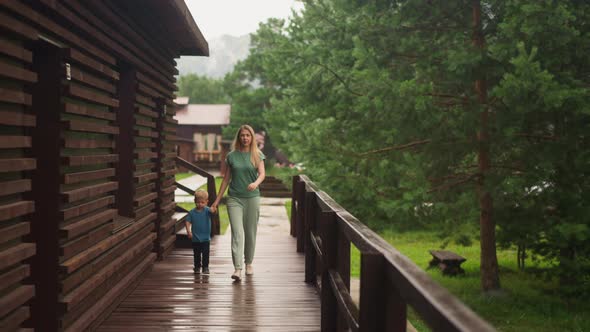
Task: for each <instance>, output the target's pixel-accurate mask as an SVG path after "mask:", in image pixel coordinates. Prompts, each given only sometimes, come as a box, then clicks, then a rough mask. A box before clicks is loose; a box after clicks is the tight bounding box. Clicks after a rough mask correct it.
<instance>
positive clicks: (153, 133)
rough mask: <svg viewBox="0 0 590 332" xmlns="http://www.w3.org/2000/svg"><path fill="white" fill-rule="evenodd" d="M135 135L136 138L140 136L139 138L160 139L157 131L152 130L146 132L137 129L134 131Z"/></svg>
mask: <svg viewBox="0 0 590 332" xmlns="http://www.w3.org/2000/svg"><path fill="white" fill-rule="evenodd" d="M133 133H134V134H135V136H139V137H151V138H156V137H158V132H157V131H151V130H145V129H135V130H134V131H133Z"/></svg>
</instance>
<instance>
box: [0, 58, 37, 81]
mask: <svg viewBox="0 0 590 332" xmlns="http://www.w3.org/2000/svg"><path fill="white" fill-rule="evenodd" d="M0 76H3V77H7V78H12V79H15V80H17V81H21V82H25V83H35V82H37V74H36V73H34V72H32V71H30V70H27V69H24V68H21V67H17V66H14V65H9V64H7V63H4V62H0Z"/></svg>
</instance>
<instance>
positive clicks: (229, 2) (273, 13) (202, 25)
mask: <svg viewBox="0 0 590 332" xmlns="http://www.w3.org/2000/svg"><path fill="white" fill-rule="evenodd" d="M185 2H186V5H187V7H188V9H189V10H190V12H191V15H192V16H193V19H194V20H195V22H197V26H198V27H199V29H200V30H201V33H203V36H205V39H211V38H215V37H219V36H221V35H231V36H236V37H237V36H242V35H245V34H248V33H252V32H255V31H256V30H257V29H258V23H260V22H264V21H266V20H267V19H268V18H271V17H276V18H288V17H289V16H290V15H291V8H293V9H296V10H299V9H301V8H302V7H303V4H302V3H301V2H298V1H295V0H185Z"/></svg>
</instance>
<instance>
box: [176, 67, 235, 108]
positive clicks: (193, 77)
mask: <svg viewBox="0 0 590 332" xmlns="http://www.w3.org/2000/svg"><path fill="white" fill-rule="evenodd" d="M177 95H178V96H185V97H189V101H190V103H191V104H228V103H229V100H230V99H229V96H228V95H227V93H226V92H225V90H224V87H223V82H222V80H218V79H214V78H209V77H206V76H199V75H197V74H188V75H184V76H180V78H179V79H178V93H177Z"/></svg>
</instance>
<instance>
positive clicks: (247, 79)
mask: <svg viewBox="0 0 590 332" xmlns="http://www.w3.org/2000/svg"><path fill="white" fill-rule="evenodd" d="M473 3H474V2H473V1H467V0H456V1H435V2H433V1H420V0H405V1H401V0H400V1H393V0H392V1H377V2H374V1H369V2H350V1H339V0H315V1H311V0H310V1H305V8H304V10H303V12H302V13H301V14H298V15H295V16H294V17H293V18H292V20H291V21H290V22H289V24H285V22H283V21H281V20H269V21H268V22H267V23H265V24H262V25H261V26H260V29H259V30H258V31H257V33H256V34H255V35H254V36H253V38H252V40H253V43H252V49H251V53H250V57H249V58H248V59H246V60H244V61H243V62H242V63H240V65H238V66H237V67H236V70H235V71H234V73H232V74H231V75H229V76H228V77H226V80H225V84H226V86H227V87H228V88H227V89H226V90H227V91H231V92H230V94H231V95H232V103H233V107H234V108H235V109H236V110H237V113H239V114H241V115H240V116H241V118H238V121H239V122H249V123H255V124H256V126H259V128H264V129H265V130H266V131H267V132H268V133H269V134H270V136H271V137H272V139H273V143H274V144H275V145H276V146H278V147H279V148H280V149H281V150H282V151H284V152H285V153H286V154H287V155H288V156H289V158H290V159H291V160H294V161H296V162H300V163H302V164H303V166H304V167H305V173H306V174H307V175H309V176H310V177H311V178H312V179H313V180H314V182H316V183H317V184H318V185H319V186H320V187H321V188H322V189H324V190H326V191H327V192H328V193H329V194H330V195H331V196H332V197H334V198H335V199H336V200H337V201H338V202H339V203H340V204H342V205H343V206H344V207H345V208H347V209H348V210H349V211H350V212H352V213H353V214H354V215H356V216H357V217H359V218H360V219H361V220H363V221H364V222H366V223H367V224H369V225H370V226H371V227H372V228H374V229H377V230H412V229H430V230H434V229H436V230H437V232H439V233H440V234H442V235H444V236H446V237H447V238H448V243H449V244H451V243H453V242H457V241H458V242H460V243H469V241H472V240H473V241H477V240H480V239H479V223H478V219H479V216H480V214H481V210H480V209H481V207H480V203H479V197H478V195H479V194H480V193H482V192H483V191H485V192H488V193H489V194H490V195H491V197H492V200H493V210H492V213H491V214H490V215H491V218H492V220H493V222H494V223H496V225H497V228H496V229H497V231H498V238H497V240H498V244H499V245H501V246H502V247H504V248H509V247H512V246H514V245H517V246H520V247H522V248H526V250H527V253H529V254H530V257H535V258H536V259H539V260H544V261H545V262H547V263H548V264H551V265H554V266H555V269H552V270H549V271H553V272H551V273H549V275H548V277H560V278H561V280H562V281H569V282H574V284H576V285H581V286H580V287H581V288H583V287H585V286H583V285H585V284H587V283H585V282H584V280H587V279H588V275H589V271H588V268H587V264H584V263H583V259H581V258H583V257H588V256H589V254H590V217H588V216H590V211H589V210H590V197H589V190H588V188H590V183H589V177H588V171H587V170H588V169H590V153H588V152H587V151H590V149H588V132H590V128H589V126H590V106H589V105H590V103H588V100H589V98H588V97H589V96H588V95H589V93H588V91H589V89H588V87H589V86H590V76H589V75H588V73H589V72H590V68H589V67H590V63H589V62H588V61H587V55H588V54H590V26H589V25H588V24H587V22H588V21H590V20H589V19H590V4H588V3H587V2H585V1H577V0H564V1H550V0H492V1H484V2H482V11H481V13H482V15H481V19H482V30H481V36H482V39H483V40H484V41H485V43H483V46H482V47H481V48H480V47H477V43H476V42H475V41H474V37H476V36H478V33H479V31H476V30H474V22H473ZM476 81H479V82H484V81H485V83H486V85H485V87H487V89H486V88H485V87H484V88H483V90H484V91H487V93H488V96H487V99H486V98H484V96H483V95H479V94H478V92H477V90H476V89H475V82H476ZM480 86H482V85H480ZM482 115H487V117H488V120H487V123H484V122H482V120H481V119H482ZM232 117H233V115H232ZM481 132H487V134H488V138H487V139H486V140H484V141H481V140H478V136H479V135H480V133H481ZM480 137H481V136H480ZM482 151H484V152H485V151H487V152H489V156H490V160H491V162H490V165H489V169H486V170H484V173H481V172H480V168H479V167H478V166H479V165H478V163H480V160H481V156H482ZM493 230H494V228H492V231H493ZM488 240H489V239H488ZM491 240H492V241H493V240H494V239H493V237H492V238H491ZM552 273H554V275H552ZM568 276H574V277H573V278H572V277H568ZM563 284H564V285H565V283H563ZM564 290H565V288H564Z"/></svg>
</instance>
